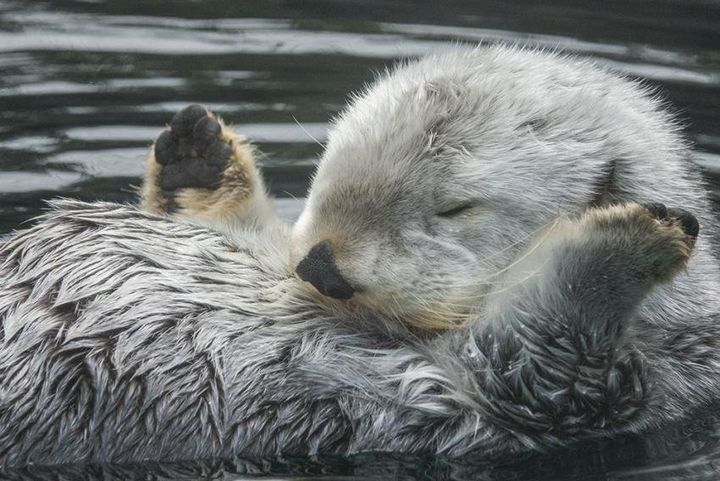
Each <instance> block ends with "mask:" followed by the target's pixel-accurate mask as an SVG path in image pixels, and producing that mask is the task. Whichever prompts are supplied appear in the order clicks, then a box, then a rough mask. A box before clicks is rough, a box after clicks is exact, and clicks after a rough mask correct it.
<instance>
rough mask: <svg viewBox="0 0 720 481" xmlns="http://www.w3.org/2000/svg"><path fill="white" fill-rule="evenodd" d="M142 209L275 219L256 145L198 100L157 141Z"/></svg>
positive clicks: (237, 219)
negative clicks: (237, 132) (257, 165)
mask: <svg viewBox="0 0 720 481" xmlns="http://www.w3.org/2000/svg"><path fill="white" fill-rule="evenodd" d="M143 207H144V208H145V209H146V210H149V211H151V212H155V213H165V214H177V215H180V216H183V217H191V218H198V219H202V220H206V221H207V220H209V221H217V222H221V223H235V224H238V223H240V224H242V223H262V222H264V221H267V220H269V219H271V218H273V217H274V214H273V212H272V207H271V204H270V200H269V199H268V197H267V194H266V191H265V186H264V184H263V182H262V178H261V177H260V173H259V171H258V169H257V167H256V165H255V159H254V155H253V148H252V146H251V145H250V144H249V143H248V142H247V141H246V140H245V139H243V138H242V137H241V136H239V135H237V134H236V133H235V132H233V131H232V130H231V129H230V128H229V127H227V126H225V125H224V124H223V122H222V120H219V119H217V118H215V116H214V115H213V114H212V113H211V112H209V111H208V110H206V109H205V108H204V107H202V106H200V105H197V104H196V105H190V106H189V107H186V108H185V109H183V110H181V111H180V112H178V113H177V114H175V116H174V117H173V118H172V120H171V121H170V124H169V125H168V128H167V129H166V130H165V131H164V132H163V133H162V134H160V136H159V137H158V138H157V140H156V141H155V144H154V145H153V148H152V150H151V152H150V156H149V159H148V166H147V173H146V178H145V182H144V185H143Z"/></svg>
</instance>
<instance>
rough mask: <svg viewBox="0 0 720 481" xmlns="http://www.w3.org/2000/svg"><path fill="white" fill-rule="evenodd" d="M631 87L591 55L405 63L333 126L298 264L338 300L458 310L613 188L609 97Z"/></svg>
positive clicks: (462, 312) (460, 316)
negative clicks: (527, 248) (550, 226)
mask: <svg viewBox="0 0 720 481" xmlns="http://www.w3.org/2000/svg"><path fill="white" fill-rule="evenodd" d="M623 89H624V90H625V91H627V92H626V94H627V95H626V96H629V97H631V98H633V99H635V100H637V98H640V97H641V95H640V94H639V93H638V92H636V91H635V90H634V89H635V88H634V87H632V84H630V83H628V82H622V81H619V80H616V79H615V78H614V77H612V76H610V75H608V74H605V73H604V72H601V71H598V70H597V69H594V68H592V67H591V66H589V65H581V66H580V67H578V66H576V65H575V64H574V63H573V62H570V61H568V60H564V59H559V58H556V57H551V56H547V55H542V54H539V53H534V52H523V51H517V50H514V51H513V50H503V49H488V50H470V49H466V50H463V49H461V50H459V51H458V52H455V53H453V54H449V55H441V56H434V57H430V58H426V59H424V60H422V61H420V62H416V63H412V64H409V65H404V66H401V67H399V68H398V69H396V70H395V71H394V72H392V73H390V74H388V75H386V76H385V77H384V78H382V79H380V80H379V81H378V82H377V83H376V84H375V85H374V86H373V87H371V88H370V90H369V91H368V92H366V93H365V94H364V95H362V96H360V97H358V98H356V99H355V100H354V102H353V103H352V105H351V106H350V107H349V108H348V109H347V110H346V111H345V112H344V113H343V114H342V115H341V117H340V118H339V119H338V120H337V121H336V123H335V125H334V127H333V129H332V130H331V132H330V134H329V139H328V144H327V148H326V151H325V153H324V155H323V158H322V160H321V163H320V166H319V168H318V171H317V173H316V176H315V178H314V181H313V184H312V188H311V190H310V194H309V197H308V201H307V205H306V208H305V210H304V212H303V213H302V215H301V216H300V218H299V220H298V222H297V224H296V225H295V227H294V230H293V242H292V245H293V247H292V259H291V262H292V265H293V266H296V273H297V275H298V276H299V278H300V279H302V280H304V281H306V282H307V283H308V284H307V286H308V288H310V289H313V290H316V291H317V292H319V293H320V294H322V295H323V296H325V298H327V299H328V300H329V301H330V302H335V301H337V303H338V305H342V304H343V302H344V301H348V300H351V303H353V304H355V305H358V306H364V307H365V308H368V309H372V310H375V311H378V312H382V313H384V314H386V315H394V316H397V318H399V319H402V320H404V321H406V322H409V323H412V324H414V325H418V326H423V327H430V328H444V327H448V326H451V325H453V324H457V323H458V322H462V321H463V320H464V319H465V318H466V317H467V316H468V315H470V314H472V313H473V311H475V310H477V309H479V308H480V307H481V306H482V299H483V296H484V294H485V293H486V292H487V291H488V289H489V288H490V287H491V286H495V287H497V284H498V283H499V282H500V281H501V279H500V278H499V276H498V273H499V272H501V271H502V269H503V268H504V267H506V266H507V265H508V264H509V263H510V262H511V261H512V259H513V257H514V256H516V255H517V254H518V251H519V250H520V249H521V248H523V246H524V245H526V243H527V241H528V240H530V239H531V238H532V237H533V235H534V233H535V232H537V231H538V230H539V229H541V228H542V227H543V226H544V225H546V224H547V223H549V222H551V221H552V220H553V219H554V218H556V217H557V216H558V215H559V214H561V213H576V212H580V211H582V210H584V209H585V208H586V207H587V206H588V205H589V204H591V203H593V202H596V201H598V200H599V199H600V197H602V196H607V195H612V192H611V191H612V189H615V188H616V186H614V185H611V184H612V183H613V176H614V175H615V173H614V162H615V158H616V156H617V155H620V154H619V153H620V152H622V151H623V149H625V143H624V140H623V139H624V138H626V137H627V126H618V125H617V123H618V119H620V123H622V122H623V121H624V119H623V117H622V112H621V113H618V112H617V110H618V109H621V110H622V108H624V107H622V106H621V105H614V103H617V99H613V98H612V96H608V95H606V94H607V93H608V92H610V93H612V91H613V90H617V91H618V92H623ZM634 123H636V122H634ZM632 128H633V129H636V127H632ZM623 129H624V130H625V131H623ZM626 154H627V152H626ZM311 285H312V286H313V287H311Z"/></svg>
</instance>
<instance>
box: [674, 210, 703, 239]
mask: <svg viewBox="0 0 720 481" xmlns="http://www.w3.org/2000/svg"><path fill="white" fill-rule="evenodd" d="M668 215H669V216H670V217H672V218H674V219H677V221H678V223H679V224H680V227H681V228H682V230H683V232H685V234H687V235H688V236H690V237H697V236H698V233H700V223H699V222H698V220H697V218H696V217H695V216H694V215H692V214H691V213H690V212H688V211H686V210H684V209H668Z"/></svg>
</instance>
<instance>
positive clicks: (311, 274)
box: [295, 241, 355, 299]
mask: <svg viewBox="0 0 720 481" xmlns="http://www.w3.org/2000/svg"><path fill="white" fill-rule="evenodd" d="M295 272H296V273H297V275H298V276H299V277H300V279H302V280H304V281H305V282H309V283H310V284H312V285H313V286H315V289H317V290H318V291H320V293H322V294H323V295H326V296H328V297H332V298H334V299H350V298H351V297H352V296H353V294H354V293H355V289H353V288H352V286H351V285H350V284H348V281H346V280H345V278H343V276H342V274H340V271H338V268H337V266H336V265H335V255H334V254H333V250H332V246H331V245H330V242H329V241H322V242H320V243H319V244H315V245H314V246H313V248H312V249H310V252H308V254H307V255H306V256H305V258H304V259H303V260H301V261H300V263H299V264H298V265H297V267H296V268H295Z"/></svg>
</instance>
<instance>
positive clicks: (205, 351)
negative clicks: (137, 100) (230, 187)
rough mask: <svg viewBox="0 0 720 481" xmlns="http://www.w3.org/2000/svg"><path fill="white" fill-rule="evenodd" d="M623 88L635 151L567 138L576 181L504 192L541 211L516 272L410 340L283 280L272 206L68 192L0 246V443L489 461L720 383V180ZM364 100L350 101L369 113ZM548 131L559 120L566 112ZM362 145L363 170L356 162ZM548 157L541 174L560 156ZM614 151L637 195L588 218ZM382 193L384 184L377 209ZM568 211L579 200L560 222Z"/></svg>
mask: <svg viewBox="0 0 720 481" xmlns="http://www.w3.org/2000/svg"><path fill="white" fill-rule="evenodd" d="M479 54H480V55H488V56H489V57H488V58H489V59H492V58H495V59H496V60H497V61H500V62H501V63H502V62H504V61H507V62H509V63H510V64H514V65H518V66H519V65H521V64H522V65H524V67H525V68H526V69H528V71H529V72H531V73H533V74H534V75H535V74H537V75H538V76H539V77H538V78H540V79H541V78H543V75H545V74H547V69H548V68H553V69H555V71H557V72H565V73H566V74H573V75H574V73H575V72H579V73H578V76H579V77H581V78H583V79H587V76H588V75H598V79H599V81H600V80H602V81H605V80H603V79H614V78H615V77H611V76H609V75H607V74H605V73H593V72H600V71H596V70H595V69H594V67H592V66H590V65H589V64H581V65H579V66H576V65H575V64H574V63H573V62H571V61H570V60H567V59H557V58H556V57H553V56H549V55H546V54H541V53H535V52H521V51H514V50H506V49H500V48H496V49H488V50H486V51H480V52H479ZM469 55H471V54H469V53H467V52H466V51H464V50H459V51H458V52H456V53H450V54H447V55H446V56H445V57H442V58H441V61H440V62H439V61H438V60H437V59H435V60H429V61H428V62H427V63H426V64H412V65H411V66H409V67H408V68H407V69H406V70H402V69H401V70H400V71H399V72H400V73H399V74H397V75H398V76H399V78H400V80H403V81H404V80H406V79H411V78H416V77H417V72H416V71H414V70H413V69H416V68H420V67H418V66H417V65H425V68H430V67H428V65H435V64H437V65H439V66H440V67H443V68H442V69H443V70H444V71H446V72H447V71H448V68H450V67H451V66H452V65H455V64H457V63H458V62H460V63H462V62H464V61H468V59H467V56H469ZM473 55H475V54H473ZM443 62H445V63H446V64H443ZM503 65H505V63H503ZM535 67H537V68H535ZM431 70H432V69H431ZM403 72H405V73H403ZM544 72H545V73H544ZM406 74H407V77H404V75H406ZM566 77H567V75H566ZM568 81H571V80H568ZM607 81H608V82H611V81H612V82H615V81H616V80H607ZM617 82H619V83H618V85H619V87H617V88H618V89H619V90H622V89H626V90H627V89H629V91H630V93H631V95H630V97H631V98H633V99H636V102H637V105H636V106H635V107H636V110H631V111H628V112H636V113H637V115H636V116H630V117H626V116H625V115H630V113H628V112H625V113H617V116H616V118H615V122H616V123H617V124H618V125H619V127H618V129H619V130H618V135H617V139H627V140H626V145H621V146H615V147H612V144H610V143H609V144H603V145H598V146H597V148H594V149H593V150H591V151H589V152H585V153H583V152H582V151H581V149H580V148H581V147H583V144H582V143H580V144H578V145H577V146H574V147H573V148H575V149H580V150H578V155H577V158H576V159H575V160H574V161H573V162H575V163H573V164H572V165H573V166H574V167H578V168H580V167H581V166H582V165H586V166H589V169H590V170H587V171H581V170H578V172H577V176H576V181H577V182H576V183H575V184H568V185H567V186H566V187H567V189H568V190H569V191H572V192H571V193H572V194H573V195H575V197H572V198H571V197H566V196H565V194H562V195H560V192H559V191H557V190H553V189H554V188H555V187H558V186H553V185H548V184H547V183H545V182H539V183H537V185H534V186H533V187H534V190H533V189H531V188H527V187H526V188H524V189H519V190H518V191H517V192H516V191H513V194H514V195H518V196H519V202H520V203H521V204H523V205H525V206H526V207H527V215H528V216H535V217H534V218H532V219H529V220H528V225H527V226H525V228H524V229H518V230H517V231H516V232H515V233H516V234H517V237H516V238H518V239H524V238H526V237H528V235H529V232H536V231H537V230H538V229H537V228H538V227H542V226H545V229H544V230H541V231H540V234H538V235H536V236H535V239H536V241H535V242H534V243H533V242H530V241H529V240H528V241H527V242H523V243H522V245H518V246H517V248H516V249H514V251H513V252H512V253H509V254H508V256H509V257H510V259H511V261H508V262H506V265H505V267H507V266H508V265H512V267H509V268H507V269H505V270H504V272H503V274H502V275H500V276H499V277H498V279H497V282H496V287H497V288H496V289H494V290H493V291H491V292H489V293H488V295H487V297H486V298H485V300H484V301H483V313H482V314H483V315H482V316H480V315H478V316H477V317H475V318H474V319H468V320H467V321H468V322H465V323H464V324H463V326H462V327H459V328H457V329H451V330H447V331H441V332H439V333H434V334H432V335H425V336H418V335H417V332H416V331H414V330H411V329H407V328H406V327H405V326H404V325H403V324H402V323H398V322H396V321H397V319H396V318H395V317H394V316H393V315H392V313H382V312H381V313H379V314H378V313H374V314H371V312H370V311H369V310H363V309H361V310H359V311H357V312H355V313H354V314H351V313H349V312H346V311H342V310H333V309H327V308H326V307H324V306H322V305H321V304H318V303H316V302H315V301H314V300H313V299H312V298H311V297H310V296H311V294H309V293H308V291H307V289H305V288H304V287H303V286H301V285H299V283H298V282H297V280H296V279H294V278H293V277H292V275H291V272H292V269H293V267H294V263H295V261H294V260H293V259H292V257H291V258H290V259H289V258H288V255H287V254H288V251H289V250H290V245H289V242H290V239H291V234H290V232H288V229H287V228H286V227H284V226H282V225H280V224H274V223H271V224H270V225H268V226H266V227H262V226H254V227H253V228H252V229H245V230H242V228H236V229H230V230H226V229H218V230H212V229H207V228H204V227H200V226H196V225H193V224H192V223H190V222H178V221H177V220H175V219H172V218H168V217H166V216H158V215H153V214H150V213H145V212H142V211H139V210H137V209H135V208H131V207H125V206H118V205H115V204H102V203H96V204H84V203H79V202H73V201H61V202H56V203H54V204H53V209H52V211H51V212H50V213H49V214H48V215H47V216H46V218H45V219H44V220H43V221H42V222H41V223H40V224H38V225H37V226H36V227H33V228H31V229H28V230H24V231H21V232H18V233H16V234H15V235H14V236H13V237H12V238H11V239H10V240H8V241H6V242H5V243H3V244H1V245H0V320H2V323H3V330H2V335H3V337H2V344H1V345H0V379H1V380H2V383H1V384H0V461H1V462H2V463H3V464H5V465H8V466H22V465H26V464H28V463H39V464H46V463H72V462H87V461H99V462H110V461H112V462H131V461H138V460H145V459H155V460H166V461H171V460H185V459H192V458H207V457H215V456H230V455H235V454H243V455H260V456H267V455H275V454H292V453H296V454H313V453H319V452H321V453H338V454H347V453H353V452H361V451H403V452H415V453H420V452H426V453H446V454H449V455H452V456H462V455H466V454H469V453H480V454H484V455H494V454H500V453H510V452H515V451H522V450H527V449H543V448H547V447H551V446H562V445H565V444H567V443H570V442H572V441H573V440H576V439H579V438H583V437H589V436H605V435H609V434H613V433H616V432H642V431H644V430H647V429H649V428H652V427H654V426H657V425H660V424H662V423H664V422H666V421H668V420H670V419H674V418H677V417H679V416H682V415H684V414H687V413H688V412H690V411H691V410H692V409H694V408H697V407H698V406H702V405H704V404H705V403H707V402H709V401H711V400H715V399H717V398H718V394H719V388H720V385H719V383H718V367H720V349H718V347H719V346H718V343H719V342H720V341H718V340H719V339H720V315H719V314H718V313H720V305H719V302H720V301H719V299H720V275H719V274H718V267H717V262H716V260H715V259H714V258H713V257H712V255H711V254H710V250H709V249H710V246H709V240H710V237H711V236H713V235H715V231H714V229H713V226H712V222H711V221H710V219H711V213H710V210H709V207H708V202H707V199H706V195H705V193H704V190H703V188H702V186H701V184H700V181H699V180H698V177H697V176H696V174H695V173H693V172H692V171H691V170H690V169H689V168H688V166H687V163H686V160H685V156H686V153H687V151H686V148H685V146H684V144H683V143H682V140H681V138H680V137H679V136H678V134H677V133H676V130H675V128H674V127H673V126H672V124H671V123H670V120H669V117H667V116H666V115H665V114H663V113H662V111H661V110H659V109H658V108H657V105H656V103H655V102H653V101H651V100H648V98H647V97H646V96H645V94H643V93H642V91H641V90H639V89H638V90H637V91H636V90H633V89H636V88H637V87H636V86H634V85H633V84H631V83H628V82H626V81H620V80H617ZM382 85H385V84H381V87H380V89H379V91H380V92H382V91H383V88H385V87H382ZM376 92H377V91H376ZM388 92H391V89H390V90H388ZM373 99H374V97H372V96H371V97H370V98H369V99H368V98H366V100H364V101H359V102H358V103H356V104H355V107H353V109H354V110H351V111H350V113H349V114H348V115H349V116H351V117H352V116H353V115H355V117H352V118H354V119H361V118H362V117H363V112H364V111H365V110H364V109H366V108H367V109H370V111H372V107H373V105H375V107H377V105H378V104H377V103H373V102H374V100H373ZM375 100H377V99H375ZM609 105H612V102H610V104H609ZM493 108H497V109H502V108H503V106H502V104H501V103H499V104H497V106H496V107H493ZM352 112H355V113H354V114H353V113H352ZM591 112H597V109H596V108H593V109H591ZM581 113H584V114H588V111H587V106H586V105H578V106H577V110H571V111H568V112H563V111H559V112H557V113H556V115H557V119H559V121H562V120H563V119H564V118H565V117H567V118H568V119H567V122H568V123H569V124H573V125H575V126H577V122H578V121H579V120H578V119H581V118H582V115H581ZM533 119H534V118H533V117H530V118H529V119H528V120H533ZM352 122H353V121H351V122H350V124H347V123H345V124H344V123H343V122H342V121H341V122H339V124H338V126H337V127H336V130H335V131H334V133H333V134H332V135H331V141H330V142H331V145H330V146H329V148H328V151H329V153H328V154H326V155H332V153H333V152H337V151H345V149H346V148H347V149H353V148H357V149H362V145H361V144H360V143H356V140H357V139H356V138H355V137H354V134H353V132H352V127H353V125H352ZM535 122H536V123H537V122H540V124H537V125H541V124H543V121H540V120H536V121H535ZM390 125H393V124H392V123H390V124H386V126H390ZM537 125H536V126H537ZM544 125H546V127H545V128H546V129H550V130H546V132H545V134H546V135H550V134H551V132H552V128H560V127H557V126H556V127H548V126H547V125H548V124H547V123H545V124H544ZM602 125H603V126H604V127H603V128H605V127H607V128H610V127H612V126H609V125H605V124H602ZM519 127H522V126H519ZM531 127H532V126H531V125H530V124H527V128H531ZM613 128H614V127H613ZM623 128H625V129H628V130H627V131H626V132H622V129H623ZM348 129H350V130H348ZM561 131H562V130H561ZM393 135H395V134H394V133H392V132H390V133H389V134H388V136H387V137H382V138H384V139H386V142H389V144H388V148H389V149H390V150H392V149H393V148H402V146H401V144H400V143H398V144H397V145H396V144H394V143H392V139H393V138H394V137H393ZM588 135H590V136H591V137H592V136H593V135H595V134H593V133H592V132H591V131H589V132H588ZM598 135H600V136H602V135H604V134H603V133H602V132H601V133H600V134H598ZM365 138H366V139H368V137H367V136H365ZM614 138H615V137H613V139H614ZM333 139H334V140H333ZM368 140H369V142H368V144H367V145H376V144H373V142H372V141H373V138H372V137H371V138H369V139H368ZM500 140H501V141H502V142H500V144H501V145H508V143H507V142H505V140H508V141H510V140H512V139H500ZM338 142H339V143H338ZM591 144H592V143H588V145H591ZM517 145H518V148H519V149H521V150H522V151H524V152H527V151H529V150H528V149H531V144H529V143H528V144H522V143H520V144H517ZM340 147H342V148H340ZM336 148H338V149H339V150H333V149H336ZM615 148H617V150H611V151H606V150H607V149H615ZM571 150H572V149H571ZM555 154H557V152H555ZM444 155H449V154H448V153H447V152H446V153H445V154H444ZM567 155H570V153H569V152H568V153H567ZM328 158H331V157H326V159H325V160H327V159H328ZM358 158H359V159H360V160H358V161H357V162H356V163H355V164H354V165H355V167H353V169H358V170H352V169H351V170H352V173H353V174H362V173H363V169H364V168H365V167H364V165H365V164H364V163H363V161H362V156H360V157H358ZM399 158H401V156H399ZM356 159H357V158H356ZM448 159H449V158H448ZM553 159H554V157H553V156H551V155H550V156H548V157H547V158H546V159H544V160H545V161H548V162H552V161H554V160H553ZM618 159H622V160H621V161H620V160H618ZM501 160H502V159H501ZM555 161H557V163H558V165H554V164H552V165H547V166H544V167H543V168H544V169H549V170H550V171H553V169H555V171H557V172H560V169H561V166H562V165H566V164H567V163H568V159H566V158H562V157H558V158H556V159H555ZM613 162H614V164H613V165H615V166H616V168H615V171H614V174H613V175H614V177H613V179H612V185H613V186H614V187H613V189H612V192H613V194H612V195H613V199H612V200H613V202H620V203H622V204H623V205H620V206H615V207H609V208H601V209H599V210H590V211H588V212H587V213H583V212H584V211H585V209H586V208H587V206H588V205H590V204H591V203H593V202H597V201H598V195H596V194H598V190H601V191H603V192H605V191H606V190H607V189H599V188H598V187H597V186H599V185H602V182H600V181H601V180H603V179H606V177H607V176H606V175H605V174H607V172H609V170H608V165H610V164H612V163H613ZM323 165H325V166H326V167H325V168H323V167H321V170H320V172H319V173H318V176H317V178H316V180H315V183H314V187H313V193H314V194H313V193H311V202H310V205H309V207H308V208H309V209H310V210H309V211H308V212H310V215H309V217H310V218H313V217H315V218H317V215H316V214H317V213H318V212H325V211H326V210H324V209H323V208H322V206H323V205H324V202H323V201H322V199H323V198H328V199H332V198H333V195H329V194H331V193H332V192H333V191H332V190H328V189H330V187H328V186H331V185H332V181H333V175H332V170H333V169H334V168H336V166H337V165H338V164H337V163H336V162H334V161H331V162H327V163H325V164H323ZM489 165H490V166H492V165H494V164H489ZM368 166H369V164H368ZM505 167H506V169H505V170H504V171H503V170H499V169H500V166H497V169H498V170H496V171H495V172H491V173H494V174H495V177H492V178H493V179H495V180H496V181H497V185H498V186H499V187H498V188H501V187H502V186H503V185H506V186H508V188H509V187H512V184H510V183H509V182H510V181H511V179H512V174H513V172H512V169H507V166H505ZM368 168H369V167H368ZM492 168H495V167H492ZM426 174H427V172H426ZM563 175H565V174H563ZM564 178H565V179H568V177H567V176H565V177H564ZM409 180H410V181H412V180H413V179H412V178H411V179H409ZM415 180H416V179H415ZM323 184H324V185H325V187H323ZM340 187H342V186H340ZM335 192H337V191H335ZM378 192H379V194H381V195H382V194H383V191H382V190H380V191H378ZM376 193H377V192H376ZM313 195H315V197H314V198H313ZM326 196H327V197H326ZM553 196H554V197H555V204H553V203H552V202H551V197H553ZM578 199H583V202H584V203H581V202H580V201H579V200H578ZM386 200H387V199H384V198H382V197H381V196H380V197H377V196H376V197H370V198H369V200H368V199H365V202H368V205H367V206H366V207H372V205H373V202H380V203H381V204H382V206H385V207H388V206H389V205H388V204H387V203H386V202H385V201H386ZM629 201H639V202H648V201H660V202H665V203H667V204H668V205H671V206H681V207H683V208H685V209H687V210H689V211H691V212H692V213H694V214H695V215H697V217H698V218H699V219H700V222H701V225H702V226H703V229H704V230H703V231H701V235H700V237H699V238H698V239H697V241H696V242H694V241H692V240H691V239H688V238H687V236H686V235H685V233H684V232H683V230H682V229H681V228H680V227H679V226H678V224H677V223H676V222H672V221H668V222H660V221H658V220H656V219H654V218H653V217H652V216H651V215H650V214H649V213H648V211H647V210H645V209H643V208H641V207H639V206H638V205H636V204H625V202H629ZM333 202H334V201H333ZM597 203H600V204H604V203H607V202H602V201H600V202H597ZM415 207H418V206H417V205H416V206H415ZM313 209H319V210H318V211H316V212H313ZM327 211H328V212H332V210H327ZM558 211H560V212H563V213H565V214H566V215H565V216H562V217H561V218H560V219H559V220H553V221H552V222H550V221H548V219H550V218H551V217H552V218H553V219H555V218H557V213H558ZM391 213H392V214H393V215H401V213H400V214H398V213H397V212H391ZM302 222H304V223H301V224H300V229H307V230H305V231H303V232H302V235H300V237H301V238H304V236H307V241H308V242H310V241H311V239H310V237H312V236H313V235H314V234H312V232H317V231H316V230H315V229H313V228H312V222H311V220H308V216H307V215H306V218H305V220H304V221H302ZM330 222H333V220H332V219H330ZM338 222H339V221H338ZM308 226H310V227H308ZM488 229H513V226H512V224H504V225H488ZM219 230H222V231H223V232H225V233H222V232H220V231H219ZM227 232H231V234H228V233H227ZM543 233H544V234H543ZM538 236H539V237H538ZM292 238H293V239H297V238H298V233H297V231H296V232H295V233H294V234H293V235H292ZM691 248H693V254H692V256H691V257H690V258H689V260H688V255H689V253H690V249H691ZM295 256H297V254H295ZM341 268H344V269H346V270H347V271H349V272H352V269H353V266H352V265H351V263H348V264H347V265H344V266H341ZM356 268H357V267H356ZM358 269H360V270H362V268H361V267H360V268H358ZM497 271H498V269H496V272H497ZM673 276H674V277H673ZM670 278H672V279H673V280H672V281H671V282H669V283H668V282H667V281H668V280H669V279H670ZM609 298H610V299H613V300H614V301H616V302H608V299H609Z"/></svg>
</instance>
